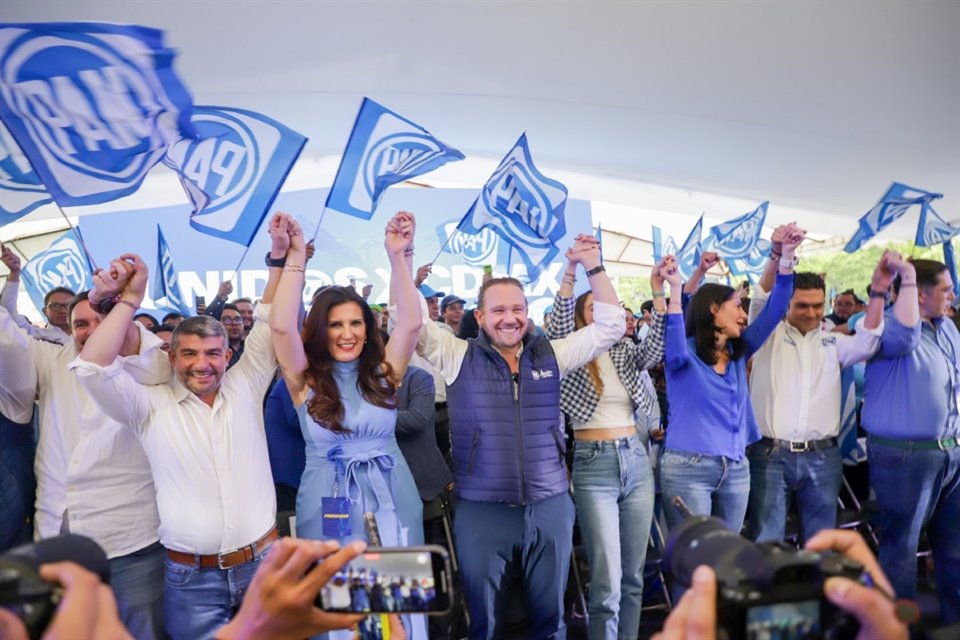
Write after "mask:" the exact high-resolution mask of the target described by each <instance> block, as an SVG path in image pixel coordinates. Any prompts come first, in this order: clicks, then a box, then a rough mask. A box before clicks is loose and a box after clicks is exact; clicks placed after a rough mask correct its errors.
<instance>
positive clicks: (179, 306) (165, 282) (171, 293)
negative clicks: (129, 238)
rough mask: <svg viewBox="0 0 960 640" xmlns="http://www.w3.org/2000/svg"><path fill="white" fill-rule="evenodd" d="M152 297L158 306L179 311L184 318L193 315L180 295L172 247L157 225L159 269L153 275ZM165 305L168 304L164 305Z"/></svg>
mask: <svg viewBox="0 0 960 640" xmlns="http://www.w3.org/2000/svg"><path fill="white" fill-rule="evenodd" d="M150 297H151V298H153V300H154V302H156V303H157V304H158V305H162V306H166V307H167V308H169V309H171V310H173V311H178V312H179V313H182V314H183V315H184V316H191V315H193V311H192V310H191V309H190V307H189V306H187V304H186V303H185V302H184V301H183V296H182V295H181V294H180V285H179V283H177V270H176V269H174V268H173V256H171V255H170V245H168V244H167V239H166V238H164V237H163V230H161V229H160V225H159V224H158V225H157V268H156V270H155V271H154V274H153V286H152V287H151V289H150ZM164 303H166V304H165V305H164Z"/></svg>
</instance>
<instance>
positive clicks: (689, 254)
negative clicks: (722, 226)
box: [677, 215, 703, 280]
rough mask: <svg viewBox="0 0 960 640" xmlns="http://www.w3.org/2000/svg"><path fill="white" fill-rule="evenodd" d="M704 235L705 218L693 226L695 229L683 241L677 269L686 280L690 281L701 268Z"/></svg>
mask: <svg viewBox="0 0 960 640" xmlns="http://www.w3.org/2000/svg"><path fill="white" fill-rule="evenodd" d="M702 234H703V216H702V215H701V216H700V219H699V220H697V224H695V225H693V229H691V230H690V233H688V234H687V239H686V240H684V241H683V246H682V247H680V250H679V251H677V269H678V271H680V275H681V276H683V279H684V280H689V279H690V277H691V276H693V272H694V271H696V270H697V267H698V266H700V256H701V255H702V254H701V252H700V237H701V235H702Z"/></svg>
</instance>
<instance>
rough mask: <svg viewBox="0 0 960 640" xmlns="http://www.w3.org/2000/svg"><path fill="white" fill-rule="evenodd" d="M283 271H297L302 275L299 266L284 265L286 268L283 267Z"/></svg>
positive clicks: (301, 268)
mask: <svg viewBox="0 0 960 640" xmlns="http://www.w3.org/2000/svg"><path fill="white" fill-rule="evenodd" d="M283 270H284V271H299V272H300V273H303V267H302V266H300V265H299V264H288V265H286V266H284V267H283Z"/></svg>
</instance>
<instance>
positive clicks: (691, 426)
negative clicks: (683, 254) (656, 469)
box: [660, 224, 805, 532]
mask: <svg viewBox="0 0 960 640" xmlns="http://www.w3.org/2000/svg"><path fill="white" fill-rule="evenodd" d="M804 234H805V232H804V231H803V230H801V229H799V228H798V227H796V226H795V225H792V224H791V225H784V226H781V227H778V228H777V229H776V230H775V231H774V235H773V247H774V248H773V249H772V250H771V253H770V259H771V260H777V261H778V262H779V273H778V275H777V279H776V284H775V285H774V288H773V292H772V293H771V295H770V298H769V300H768V302H767V305H766V307H764V309H763V311H762V312H761V313H760V315H759V316H757V318H756V320H754V322H753V323H752V324H750V325H749V326H747V314H746V313H745V312H744V311H743V309H742V308H741V306H740V296H739V295H738V294H737V292H736V290H734V289H733V288H731V287H728V286H726V285H722V284H705V285H703V286H701V287H700V288H699V289H698V290H697V292H696V293H695V294H694V296H693V299H692V300H691V302H690V308H689V309H688V310H687V317H686V322H685V323H684V317H683V311H682V308H681V301H680V297H679V296H676V295H675V296H673V297H672V298H671V299H670V305H669V308H668V311H667V328H666V359H665V369H666V374H667V398H668V400H669V404H670V428H669V429H667V437H666V447H665V450H664V452H663V456H662V457H661V458H660V478H661V484H662V486H663V494H664V498H665V503H666V507H665V515H666V517H667V523H668V524H669V525H670V526H671V527H672V526H674V525H676V524H678V523H679V522H680V520H681V519H682V514H681V512H680V511H679V510H678V509H677V508H676V507H675V506H674V504H673V500H674V498H675V497H680V498H682V499H683V501H684V502H685V503H686V505H687V507H688V508H689V509H690V511H691V512H693V513H694V514H697V515H715V516H717V517H719V518H721V519H722V520H724V521H725V522H726V523H727V525H728V526H729V527H730V528H731V529H733V530H734V531H737V532H739V531H740V528H741V527H742V526H743V518H744V515H745V514H746V510H747V499H748V496H749V494H750V465H749V462H748V461H747V458H746V449H747V445H748V444H750V443H751V442H754V441H756V440H759V439H760V429H759V427H758V426H757V423H756V420H755V419H754V417H753V409H752V408H751V406H750V397H749V389H748V385H747V361H748V360H749V359H750V356H752V355H753V354H754V353H755V352H756V351H757V350H758V349H759V348H760V347H761V345H763V343H764V342H765V341H766V339H767V338H768V337H769V336H770V334H771V333H773V331H774V329H776V327H777V324H778V323H779V322H780V319H781V318H783V316H784V314H786V312H787V307H788V306H789V304H790V297H791V296H792V295H793V268H794V265H795V264H796V258H795V256H796V250H797V247H798V246H800V243H801V242H803V238H804ZM664 277H665V278H666V279H667V281H668V282H670V284H671V287H672V290H674V291H679V287H678V285H679V283H680V274H679V273H678V271H677V270H676V269H675V268H670V269H667V270H666V271H665V273H664Z"/></svg>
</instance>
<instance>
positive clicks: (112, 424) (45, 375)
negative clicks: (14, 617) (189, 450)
mask: <svg viewBox="0 0 960 640" xmlns="http://www.w3.org/2000/svg"><path fill="white" fill-rule="evenodd" d="M104 278H106V279H109V276H107V275H105V276H104ZM66 315H67V317H69V318H70V321H71V325H72V326H71V327H70V328H71V330H72V335H71V336H67V337H66V341H65V342H64V343H63V344H56V343H53V342H49V341H47V340H31V339H24V338H26V333H25V332H23V333H21V332H22V331H23V330H22V329H21V328H19V327H18V326H17V325H16V324H15V322H14V319H13V318H12V317H11V316H10V314H9V313H8V312H7V310H6V309H0V334H2V335H3V339H2V340H0V386H2V387H3V388H4V390H5V392H11V391H14V390H18V389H19V390H22V389H23V388H24V387H26V388H28V389H29V391H30V393H29V397H30V398H31V399H32V398H33V395H34V394H35V393H39V405H40V437H39V443H38V446H37V453H36V461H35V464H34V470H35V472H36V479H37V492H36V520H35V522H34V533H35V536H36V537H37V538H38V539H40V538H52V537H54V536H57V535H59V534H61V533H65V532H70V533H77V534H81V535H85V536H88V537H90V538H92V539H93V540H95V541H96V542H97V543H98V544H99V545H100V546H101V547H103V549H104V551H106V553H107V557H108V558H109V559H110V573H111V576H112V578H111V586H112V588H113V590H114V593H115V594H116V598H117V604H118V606H119V609H120V617H121V619H122V620H123V623H124V625H125V626H126V627H127V629H129V630H130V632H131V633H132V634H133V635H135V636H136V637H137V638H162V637H163V620H162V599H163V549H162V548H161V547H160V544H159V543H158V541H157V528H158V527H159V525H160V518H159V516H158V514H157V499H156V492H155V490H154V484H153V478H152V477H151V475H150V466H149V464H148V462H147V457H146V455H145V454H144V451H143V447H142V446H141V445H140V443H139V442H138V441H137V439H136V437H135V436H134V435H133V434H132V433H131V432H130V431H129V430H128V429H127V428H126V427H125V426H124V425H122V424H120V423H118V422H117V421H115V420H113V419H111V418H109V417H108V416H107V415H105V414H104V412H103V411H101V410H100V409H99V408H98V407H97V406H96V404H95V403H94V402H93V400H92V399H91V398H90V396H89V395H88V394H87V393H85V392H84V390H83V389H82V388H81V387H80V385H79V384H78V383H77V379H76V377H75V376H74V375H73V374H71V373H70V372H69V370H68V365H69V363H70V362H71V361H72V360H73V359H74V358H76V357H77V354H78V353H79V352H80V350H81V349H82V348H83V347H84V346H85V343H86V341H87V340H88V338H89V336H90V335H91V333H92V332H93V331H94V329H96V328H97V326H98V325H99V324H100V322H101V321H102V320H103V316H101V315H100V314H98V313H96V312H95V311H93V309H92V308H91V306H90V302H89V301H88V294H87V293H86V292H84V293H81V294H80V295H78V296H76V297H75V298H74V299H73V300H72V301H71V302H70V304H69V309H68V310H67V313H66ZM114 331H115V332H116V338H117V342H118V345H117V352H118V354H119V356H120V357H119V358H118V359H117V367H118V369H122V370H123V371H124V372H125V375H133V376H136V378H137V380H139V381H141V382H142V383H144V384H162V383H166V382H167V381H168V380H169V379H170V365H169V364H168V362H167V357H166V354H164V353H163V351H161V350H160V348H159V347H160V340H159V338H157V337H156V336H153V335H152V334H150V332H148V331H147V330H146V329H145V328H144V327H143V326H142V325H140V324H139V323H135V322H133V314H130V315H129V316H128V317H127V318H126V321H125V322H123V323H119V324H117V325H116V326H115V327H114ZM24 356H26V357H27V359H28V362H29V368H26V369H25V368H22V367H21V366H17V362H18V361H21V359H22V358H23V357H24ZM23 415H25V416H27V417H28V416H29V413H26V414H23ZM23 428H24V429H26V430H28V429H29V426H25V427H23ZM12 444H13V443H12V442H11V443H6V442H5V443H4V446H12Z"/></svg>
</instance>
